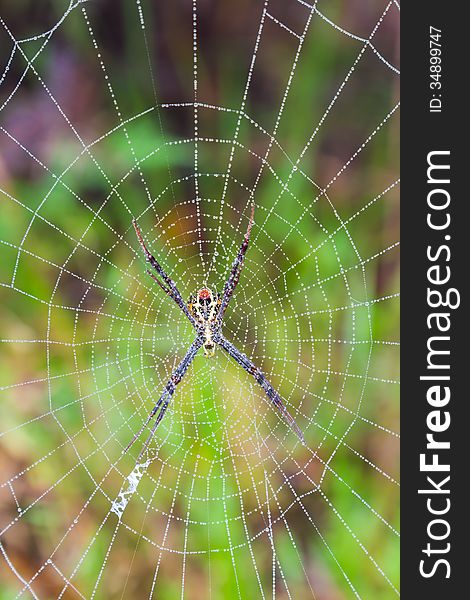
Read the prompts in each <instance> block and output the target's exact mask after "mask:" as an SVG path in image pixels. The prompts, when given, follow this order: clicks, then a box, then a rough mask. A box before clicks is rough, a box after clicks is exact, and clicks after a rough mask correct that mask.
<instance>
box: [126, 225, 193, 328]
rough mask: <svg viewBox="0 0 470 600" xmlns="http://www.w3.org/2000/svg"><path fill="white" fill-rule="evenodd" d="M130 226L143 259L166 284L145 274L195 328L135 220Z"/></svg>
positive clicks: (173, 283)
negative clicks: (174, 303)
mask: <svg viewBox="0 0 470 600" xmlns="http://www.w3.org/2000/svg"><path fill="white" fill-rule="evenodd" d="M132 225H133V226H134V229H135V233H136V235H137V239H138V240H139V244H140V246H141V248H142V250H143V252H144V254H145V258H146V259H147V262H149V263H150V264H151V265H152V267H153V268H154V269H155V271H156V272H157V273H158V274H159V275H160V277H161V278H162V279H163V281H164V282H165V283H166V286H165V285H164V284H163V283H162V282H161V281H160V279H158V277H156V276H155V275H154V274H153V273H151V272H150V271H147V273H148V274H149V275H150V277H152V279H154V280H155V281H156V282H157V283H158V285H159V286H160V287H161V288H162V290H163V291H164V292H166V293H167V294H168V295H169V296H170V298H172V299H173V300H174V301H175V302H176V304H177V305H178V306H179V308H180V309H181V310H182V311H183V312H184V314H185V315H186V316H187V317H188V319H189V320H190V321H191V323H192V324H193V326H194V327H196V321H195V320H194V317H193V316H192V315H191V313H190V312H189V310H188V307H187V306H186V303H185V301H184V300H183V297H182V296H181V294H180V291H179V290H178V288H177V287H176V283H175V282H174V281H173V279H171V277H170V276H169V275H167V274H166V272H165V271H164V269H163V267H162V266H161V265H160V263H159V262H158V260H157V259H156V258H155V257H154V256H153V255H152V254H151V253H150V251H149V249H148V248H147V246H146V245H145V242H144V238H143V237H142V233H141V231H140V229H139V226H138V225H137V223H136V221H135V219H134V220H133V221H132Z"/></svg>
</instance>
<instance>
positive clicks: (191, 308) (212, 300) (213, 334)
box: [123, 204, 304, 458]
mask: <svg viewBox="0 0 470 600" xmlns="http://www.w3.org/2000/svg"><path fill="white" fill-rule="evenodd" d="M253 217H254V204H253V205H252V207H251V216H250V220H249V222H248V227H247V230H246V233H245V237H244V239H243V241H242V243H241V245H240V249H239V251H238V254H237V256H236V258H235V260H234V261H233V264H232V268H231V270H230V274H229V276H228V279H227V281H226V283H225V287H224V290H223V292H222V293H221V294H220V293H217V292H215V293H214V292H213V291H211V290H210V289H209V288H208V287H203V288H201V289H200V290H199V291H198V292H197V293H196V294H194V295H191V296H190V297H189V300H188V302H187V303H185V302H184V300H183V297H182V296H181V294H180V292H179V290H178V288H177V287H176V284H175V282H174V281H173V280H172V279H171V278H170V277H169V276H168V275H167V274H166V272H165V271H164V270H163V268H162V267H161V265H160V263H159V262H158V261H157V259H156V258H155V257H154V256H152V254H151V253H150V251H149V250H148V248H147V246H146V245H145V242H144V239H143V237H142V233H141V231H140V229H139V226H138V225H137V223H136V221H135V219H134V220H133V221H132V224H133V226H134V229H135V232H136V235H137V239H138V240H139V243H140V246H141V248H142V250H143V252H144V254H145V258H146V259H147V262H148V263H149V264H150V265H151V266H152V267H153V268H154V269H155V271H156V273H157V275H158V276H157V275H156V274H155V273H153V272H152V271H150V270H149V269H147V273H148V274H149V275H150V277H152V279H153V280H154V281H156V282H157V284H158V285H159V286H160V287H161V288H162V290H163V291H164V292H165V293H166V294H168V296H169V297H170V298H171V299H172V300H174V302H176V304H177V305H178V307H179V308H180V309H181V311H182V312H183V313H184V314H185V316H186V317H187V319H188V320H189V321H190V323H191V325H192V326H193V327H194V329H195V331H196V339H195V340H194V341H193V343H192V344H191V345H190V346H189V348H188V350H187V352H186V355H185V357H184V358H183V360H182V361H181V362H180V363H179V365H178V366H177V367H176V369H175V370H174V371H173V373H172V375H171V377H170V380H169V381H168V383H167V384H166V386H165V389H164V390H163V393H162V395H161V396H160V398H159V399H158V402H157V403H156V404H155V406H154V407H153V408H152V410H151V411H150V414H149V416H148V418H147V420H146V421H145V423H144V424H143V425H142V427H141V428H140V430H139V431H138V432H137V433H136V434H135V435H134V437H133V438H132V440H131V441H130V442H129V444H128V445H127V446H126V448H125V449H124V451H123V452H124V453H125V452H127V451H128V450H129V448H130V447H131V446H132V444H133V443H134V442H135V441H136V440H137V438H138V437H140V435H141V433H142V431H143V430H144V429H145V428H146V427H147V425H148V424H149V422H150V421H151V420H152V418H154V417H155V415H156V417H155V423H154V424H153V426H152V429H151V430H150V434H149V436H148V437H147V439H146V441H145V443H144V446H143V448H142V450H141V452H140V454H139V458H140V457H141V456H142V454H143V453H144V451H145V449H146V448H147V446H148V444H149V443H150V441H151V439H152V437H153V436H154V434H155V431H156V429H157V427H158V425H159V423H160V421H161V420H162V419H163V416H164V415H165V412H166V409H167V408H168V404H169V402H170V400H171V397H172V396H173V394H174V392H175V389H176V386H177V385H178V383H179V382H180V381H181V380H182V379H183V377H184V375H185V374H186V372H187V370H188V367H189V365H190V364H191V363H192V361H193V359H194V357H195V356H196V354H197V352H198V350H199V349H200V348H201V347H202V348H204V355H205V356H206V357H208V358H210V357H212V356H213V355H214V353H215V346H216V344H217V345H219V346H220V347H221V348H222V349H223V350H225V352H227V354H229V355H230V356H231V357H232V358H233V359H234V360H235V361H236V362H237V363H238V364H239V365H240V366H241V367H242V368H243V369H245V371H246V372H247V373H249V374H250V375H252V376H253V377H254V379H255V381H256V382H257V383H258V384H259V385H260V386H261V387H262V388H263V390H264V392H265V393H266V395H267V397H268V398H269V399H270V400H271V402H272V403H273V405H274V406H275V407H276V408H277V409H278V411H279V413H280V414H281V416H282V417H283V419H284V420H285V421H286V423H287V424H288V425H289V426H290V427H291V428H292V429H293V430H294V431H295V433H296V434H297V436H298V437H299V439H300V441H301V442H302V443H304V436H303V434H302V431H301V430H300V428H299V426H298V425H297V423H296V422H295V421H294V419H293V418H292V416H291V415H290V414H289V412H288V411H287V408H286V407H285V406H284V403H283V401H282V399H281V397H280V395H279V393H278V392H277V391H276V390H275V389H274V387H273V386H272V385H271V384H270V383H269V381H268V380H267V378H266V376H265V374H264V373H263V372H262V371H261V369H259V368H258V367H257V366H256V365H255V364H254V363H253V362H252V361H251V360H250V359H249V358H248V356H246V354H244V353H243V352H241V351H240V350H238V348H236V347H235V346H234V345H233V344H232V342H230V341H229V340H227V339H226V338H225V337H224V336H223V334H222V331H221V329H222V323H223V319H224V315H225V311H226V309H227V306H228V304H229V302H230V299H231V298H232V295H233V292H234V291H235V288H236V287H237V284H238V281H239V279H240V273H241V271H242V268H243V263H244V260H245V254H246V251H247V249H248V244H249V241H250V234H251V228H252V226H253ZM157 413H158V414H157Z"/></svg>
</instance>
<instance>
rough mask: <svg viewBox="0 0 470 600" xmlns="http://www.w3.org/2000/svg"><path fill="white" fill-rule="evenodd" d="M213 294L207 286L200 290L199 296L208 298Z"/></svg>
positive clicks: (203, 298) (202, 298)
mask: <svg viewBox="0 0 470 600" xmlns="http://www.w3.org/2000/svg"><path fill="white" fill-rule="evenodd" d="M210 295H211V293H210V292H209V290H208V289H207V288H202V290H199V292H198V296H199V298H201V300H206V299H207V298H209V297H210Z"/></svg>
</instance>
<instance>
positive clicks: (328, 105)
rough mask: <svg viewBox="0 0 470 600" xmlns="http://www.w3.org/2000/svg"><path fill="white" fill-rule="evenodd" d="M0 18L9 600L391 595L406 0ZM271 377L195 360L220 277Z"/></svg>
mask: <svg viewBox="0 0 470 600" xmlns="http://www.w3.org/2000/svg"><path fill="white" fill-rule="evenodd" d="M27 8H28V10H27V11H25V12H24V13H23V14H19V13H18V12H16V13H15V11H14V10H13V8H11V9H9V10H8V11H4V13H5V12H6V14H2V15H1V18H0V25H1V28H0V44H1V45H0V48H1V49H2V50H1V54H0V60H1V65H2V66H1V73H2V75H1V77H0V111H1V122H0V181H1V195H2V218H1V223H0V243H1V246H2V260H1V266H0V275H1V278H0V281H1V286H2V287H1V293H2V305H3V308H4V318H3V319H2V325H1V329H2V331H1V338H2V342H3V343H2V360H1V381H0V383H1V386H2V387H1V393H2V401H1V415H2V428H1V429H2V433H1V439H0V441H1V444H2V446H1V447H2V454H1V461H2V477H1V487H0V494H1V509H0V515H1V523H0V542H1V546H0V548H1V552H2V556H3V559H4V561H5V563H6V565H5V566H6V569H4V570H3V571H4V575H3V583H2V584H0V585H1V586H2V587H1V588H0V590H1V591H2V592H3V596H2V597H6V598H19V597H34V598H77V597H81V598H114V597H116V598H124V597H132V595H134V596H135V595H137V596H138V597H139V598H145V597H149V598H156V597H165V598H166V597H168V598H195V599H196V598H231V597H233V598H253V597H260V598H269V597H272V598H274V597H277V598H296V599H297V598H316V599H327V600H336V599H343V598H352V597H357V598H373V599H376V598H380V599H386V598H393V597H395V596H396V595H397V594H398V566H397V565H398V540H399V534H398V530H397V528H398V514H397V503H398V491H399V487H398V482H397V465H398V435H397V427H398V385H397V383H398V381H397V374H398V367H397V360H398V359H397V357H398V343H397V341H396V331H397V326H398V298H397V296H398V294H397V291H396V290H397V287H398V286H397V284H398V280H397V266H396V265H397V252H398V248H397V245H398V244H397V241H396V238H397V194H398V191H397V188H398V185H397V183H398V181H397V176H396V173H397V124H398V103H397V90H398V79H399V77H398V76H399V71H398V68H397V50H396V38H397V21H398V19H399V10H400V8H399V4H398V3H397V2H393V1H391V2H384V3H380V2H376V3H366V2H364V1H360V0H354V1H352V2H347V3H346V2H340V1H334V2H329V3H325V2H314V1H312V2H311V3H309V2H305V1H303V0H288V1H287V2H281V1H279V0H266V1H265V2H262V1H261V0H258V1H254V0H244V1H242V2H235V1H230V2H224V3H216V2H213V1H209V0H192V1H190V0H176V1H175V2H171V3H151V2H149V1H147V0H136V1H135V2H126V3H122V4H121V3H115V2H102V1H96V2H83V1H81V0H77V1H71V2H70V4H68V3H66V2H59V1H56V2H51V3H49V2H40V3H37V2H36V3H33V4H31V5H30V6H29V5H28V6H27ZM253 201H254V202H255V205H256V210H255V223H254V226H253V231H252V236H251V244H250V248H249V251H248V253H247V256H246V261H245V267H244V270H243V273H242V276H241V279H240V283H239V285H238V287H237V290H236V293H235V295H234V297H233V299H232V301H231V304H230V306H229V308H228V310H227V313H226V318H225V322H224V329H223V331H224V334H225V336H226V337H227V338H228V339H230V340H232V341H233V342H234V343H235V344H236V345H237V347H238V348H240V349H241V350H242V351H243V352H245V353H246V354H247V355H248V356H249V357H250V358H251V359H252V360H253V361H254V362H255V363H256V364H257V365H258V366H259V367H260V368H262V370H263V371H264V372H265V373H266V374H267V376H268V378H269V379H270V381H271V382H272V383H273V385H274V386H275V387H276V389H278V390H279V392H280V394H281V396H282V397H283V399H284V401H285V404H286V407H287V409H288V410H289V412H290V413H291V414H292V416H293V417H294V418H295V420H296V422H297V423H298V424H299V426H300V427H301V429H302V431H303V433H304V435H305V439H306V444H305V446H304V445H302V444H301V443H300V442H299V440H298V439H297V437H296V436H295V434H294V433H292V431H291V430H290V429H289V428H288V427H287V426H286V424H285V422H284V421H283V420H282V418H280V416H279V414H278V413H277V412H276V410H275V409H274V408H273V407H272V406H271V404H270V402H269V400H268V399H267V398H266V396H265V395H264V392H263V390H262V389H261V388H260V387H259V386H258V385H257V384H256V382H254V381H253V380H252V379H251V378H250V377H249V375H248V374H246V373H245V372H244V371H243V370H242V369H241V368H240V366H239V365H237V364H236V363H235V362H234V361H233V360H232V359H231V358H230V357H228V356H227V355H225V354H224V353H223V352H222V350H221V349H217V352H216V355H215V357H214V358H213V359H211V360H208V359H205V358H204V357H203V355H202V352H200V353H199V354H198V355H197V356H196V358H195V360H194V362H193V364H192V366H191V367H190V369H189V371H188V373H187V375H186V376H185V377H184V379H183V381H182V382H181V383H180V385H179V386H178V388H177V391H176V393H175V395H174V397H173V400H172V402H171V404H170V406H169V409H168V411H167V413H166V415H165V417H164V419H163V420H162V422H161V423H160V425H159V427H158V429H157V432H156V435H155V437H154V439H153V440H152V443H151V444H150V447H149V449H148V451H147V452H146V453H145V454H144V456H143V457H142V459H140V461H137V460H136V459H137V456H138V454H139V451H140V448H141V447H142V443H143V440H144V439H145V434H144V435H143V436H142V437H141V438H140V439H139V440H138V441H137V442H136V443H135V444H134V446H133V447H132V448H131V449H130V451H129V452H128V453H123V450H124V448H125V447H126V445H127V444H128V442H129V441H130V439H131V438H132V436H133V435H134V434H135V433H136V432H137V431H138V430H139V428H140V427H141V426H142V424H143V422H144V421H145V419H146V418H147V416H148V413H149V411H150V410H151V408H152V407H153V405H154V404H155V401H156V400H157V399H158V397H159V396H160V394H161V391H162V389H163V387H164V385H165V384H166V382H167V381H168V379H169V377H170V375H171V372H172V370H173V369H174V368H175V367H176V365H177V364H178V362H179V361H180V360H181V358H182V357H183V356H184V354H185V352H186V350H187V348H188V346H189V344H190V343H191V341H192V339H193V336H192V330H191V326H190V325H189V324H188V323H187V321H186V320H185V318H184V316H183V315H182V314H181V312H180V311H179V309H178V308H177V307H176V306H175V305H174V304H173V303H172V302H171V301H169V300H168V297H166V296H165V294H164V293H163V292H162V290H160V289H159V288H158V286H156V285H154V283H153V281H152V280H151V279H150V278H149V277H148V276H147V274H146V267H145V263H144V261H143V257H142V254H141V252H140V248H139V245H138V242H137V240H136V238H135V235H134V232H133V228H132V225H131V221H132V218H136V219H137V220H138V223H139V226H140V227H141V229H142V232H143V235H144V238H145V240H146V243H147V244H148V246H149V248H150V249H151V251H152V252H153V254H154V255H155V256H156V257H158V259H159V261H160V262H161V264H162V265H163V267H164V269H165V270H166V271H167V272H168V273H169V274H170V275H171V277H172V278H173V279H174V280H175V281H176V282H177V285H178V287H179V289H180V291H181V292H182V294H183V297H185V298H187V297H188V296H189V295H190V294H191V293H194V292H195V291H196V290H197V289H199V288H200V287H201V286H202V285H203V284H205V285H208V286H209V287H211V288H212V289H216V290H219V291H221V290H222V287H223V285H224V282H225V280H226V278H227V275H228V271H229V267H230V264H231V262H232V261H233V258H234V257H235V255H236V253H237V250H238V247H239V245H240V242H241V240H242V239H243V235H244V232H245V230H246V226H247V223H248V219H249V214H250V205H251V203H252V202H253Z"/></svg>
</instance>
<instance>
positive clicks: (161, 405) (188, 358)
mask: <svg viewBox="0 0 470 600" xmlns="http://www.w3.org/2000/svg"><path fill="white" fill-rule="evenodd" d="M203 343H204V338H203V337H202V336H200V335H198V336H197V337H196V339H195V340H194V342H193V343H192V344H191V346H190V347H189V348H188V351H187V352H186V354H185V356H184V358H183V360H182V361H181V362H180V364H179V365H178V366H177V367H176V369H175V370H174V371H173V373H172V374H171V377H170V380H169V381H168V383H167V384H166V386H165V389H164V391H163V394H162V395H161V396H160V398H159V400H158V402H157V403H156V404H155V406H154V407H153V408H152V410H151V412H150V414H149V416H148V418H147V420H146V421H145V423H144V424H143V425H142V427H141V428H140V429H139V431H138V432H137V433H136V434H135V435H134V437H133V438H132V440H131V441H130V442H129V443H128V444H127V446H126V448H125V449H124V451H123V454H125V453H126V452H127V451H128V450H129V448H130V447H131V446H132V444H133V443H134V442H135V441H136V440H137V438H138V437H140V435H141V433H142V431H143V430H144V429H145V428H146V427H147V425H148V424H149V423H150V421H151V420H152V418H153V417H154V416H155V415H156V414H157V412H158V410H159V409H160V412H158V415H157V418H156V419H155V423H154V424H153V426H152V429H151V430H150V433H149V435H148V437H147V439H146V440H145V443H144V445H143V447H142V450H141V451H140V453H139V456H138V457H137V460H140V458H141V457H142V454H143V453H144V452H145V449H146V448H147V446H148V445H149V443H150V441H151V439H152V438H153V436H154V434H155V431H156V429H157V427H158V424H159V423H160V421H161V420H162V419H163V417H164V415H165V412H166V409H167V408H168V404H169V402H170V400H171V398H172V396H173V394H174V392H175V389H176V386H177V385H178V383H179V382H180V381H181V380H182V379H183V377H184V374H185V373H186V371H187V370H188V367H189V365H190V364H191V363H192V362H193V359H194V357H195V356H196V354H197V352H198V350H199V348H200V347H201V346H202V344H203Z"/></svg>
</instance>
